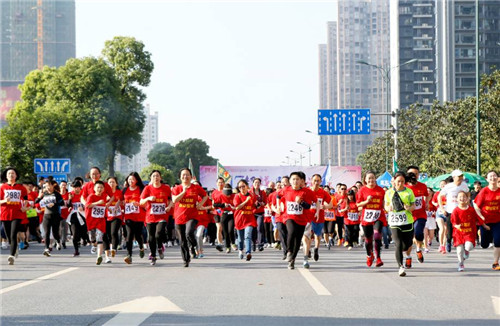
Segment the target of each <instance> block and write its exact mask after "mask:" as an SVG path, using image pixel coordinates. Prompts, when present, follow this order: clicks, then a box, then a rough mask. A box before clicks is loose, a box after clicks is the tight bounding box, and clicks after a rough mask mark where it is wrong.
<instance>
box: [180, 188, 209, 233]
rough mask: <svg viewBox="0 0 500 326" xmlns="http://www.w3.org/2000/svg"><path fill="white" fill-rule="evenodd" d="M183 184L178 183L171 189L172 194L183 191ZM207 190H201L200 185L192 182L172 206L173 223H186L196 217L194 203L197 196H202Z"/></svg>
mask: <svg viewBox="0 0 500 326" xmlns="http://www.w3.org/2000/svg"><path fill="white" fill-rule="evenodd" d="M183 189H184V188H183V186H182V185H178V186H175V187H174V188H173V189H172V195H174V196H177V195H179V194H180V193H181V192H182V191H183ZM206 195H207V192H206V191H205V190H203V188H202V187H200V186H199V185H196V184H192V185H190V186H189V188H187V189H186V193H185V194H184V196H183V197H182V199H181V200H180V201H178V202H177V203H175V208H174V219H175V224H181V225H182V224H186V223H187V222H188V221H190V220H192V219H197V218H198V209H197V208H196V203H197V202H198V196H199V197H201V198H204V197H205V196H206Z"/></svg>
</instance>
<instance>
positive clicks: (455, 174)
mask: <svg viewBox="0 0 500 326" xmlns="http://www.w3.org/2000/svg"><path fill="white" fill-rule="evenodd" d="M461 175H464V173H463V172H462V171H460V170H453V172H451V176H452V177H459V176H461Z"/></svg>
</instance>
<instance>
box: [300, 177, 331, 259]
mask: <svg viewBox="0 0 500 326" xmlns="http://www.w3.org/2000/svg"><path fill="white" fill-rule="evenodd" d="M321 181H322V180H321V175H319V174H314V175H313V176H312V178H311V187H310V189H311V190H312V193H313V194H314V197H315V200H314V201H313V203H312V205H311V209H310V210H309V213H310V214H311V215H312V221H311V232H307V231H306V232H305V233H304V236H303V238H302V244H303V250H304V262H303V266H304V268H309V261H308V258H309V255H308V253H309V251H310V248H311V237H312V236H314V255H313V258H314V261H318V260H319V245H320V242H321V236H322V234H323V227H324V224H325V211H324V210H325V209H330V208H332V205H331V198H330V194H328V193H327V192H326V191H324V190H323V189H322V188H320V185H321ZM306 230H307V228H306Z"/></svg>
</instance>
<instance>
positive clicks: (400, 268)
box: [399, 266, 406, 277]
mask: <svg viewBox="0 0 500 326" xmlns="http://www.w3.org/2000/svg"><path fill="white" fill-rule="evenodd" d="M399 276H401V277H402V276H406V271H405V268H404V267H403V266H401V267H399Z"/></svg>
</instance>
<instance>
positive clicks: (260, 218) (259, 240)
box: [253, 214, 266, 247]
mask: <svg viewBox="0 0 500 326" xmlns="http://www.w3.org/2000/svg"><path fill="white" fill-rule="evenodd" d="M254 216H255V220H256V221H257V227H256V228H254V230H255V233H256V235H257V237H256V238H255V239H253V240H254V242H255V243H256V244H257V246H259V247H262V245H263V244H264V239H265V238H266V235H265V233H264V232H265V229H264V215H262V214H255V215H254Z"/></svg>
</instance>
